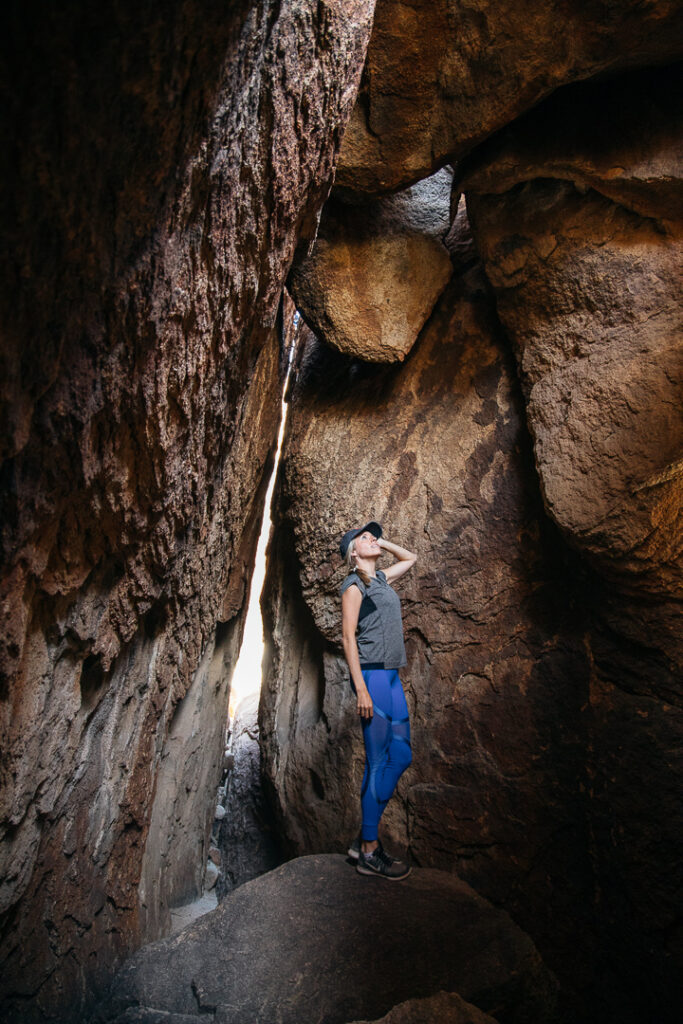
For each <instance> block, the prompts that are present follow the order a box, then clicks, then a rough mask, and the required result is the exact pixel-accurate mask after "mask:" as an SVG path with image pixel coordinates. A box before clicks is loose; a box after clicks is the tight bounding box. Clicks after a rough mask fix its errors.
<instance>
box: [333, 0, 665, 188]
mask: <svg viewBox="0 0 683 1024" xmlns="http://www.w3.org/2000/svg"><path fill="white" fill-rule="evenodd" d="M682 28H683V24H682V20H681V9H680V5H679V4H677V3H675V2H674V0H665V2H663V3H648V4H643V3H640V2H638V0H627V2H608V3H601V4H594V3H592V4H590V6H588V7H587V5H586V4H585V3H582V2H580V0H572V2H571V3H569V2H564V3H563V2H560V0H551V2H544V0H536V2H534V3H525V4H519V3H515V0H473V2H471V3H466V4H463V3H461V2H460V0H378V3H377V9H376V12H375V20H374V24H373V29H372V37H371V40H370V46H369V48H368V56H367V61H366V67H365V72H364V75H363V82H362V85H361V90H360V92H359V95H358V99H357V102H356V106H355V108H354V111H353V114H352V117H351V121H350V123H349V126H348V128H347V130H346V133H345V135H344V141H343V144H342V151H341V155H340V161H339V166H338V168H337V175H336V179H335V184H336V186H338V187H339V186H342V187H344V188H345V189H352V190H357V191H361V192H370V193H373V194H379V193H381V192H384V191H392V190H394V189H398V188H402V187H405V186H406V185H409V184H411V183H412V182H414V181H417V180H418V179H420V178H425V177H427V176H428V175H430V174H432V173H433V172H434V170H435V169H436V168H438V167H440V166H442V165H443V164H444V163H446V162H452V161H453V160H457V159H458V158H460V157H461V156H463V155H464V154H466V153H468V152H469V151H470V150H472V149H473V148H474V146H476V145H477V144H478V143H480V142H482V141H483V140H484V139H485V138H486V137H487V136H489V135H490V134H491V133H492V132H494V131H496V130H497V129H499V128H501V127H502V126H503V125H505V124H507V123H509V122H511V121H513V120H514V119H515V118H516V117H518V116H519V115H520V114H521V113H523V112H524V111H525V110H529V109H530V108H531V107H533V106H534V105H535V104H536V103H538V102H539V101H540V100H542V99H543V98H544V97H546V96H548V95H549V94H550V93H552V92H553V91H554V90H555V89H557V88H558V87H559V86H562V85H565V84H568V83H570V82H575V81H580V80H583V79H586V78H589V77H591V76H592V75H603V74H604V72H605V71H607V70H611V71H612V72H614V71H615V70H616V69H619V68H621V69H625V68H630V67H638V66H641V67H642V66H648V65H652V64H662V63H664V62H666V61H667V60H675V59H677V58H678V57H680V53H681V50H680V40H681V30H682Z"/></svg>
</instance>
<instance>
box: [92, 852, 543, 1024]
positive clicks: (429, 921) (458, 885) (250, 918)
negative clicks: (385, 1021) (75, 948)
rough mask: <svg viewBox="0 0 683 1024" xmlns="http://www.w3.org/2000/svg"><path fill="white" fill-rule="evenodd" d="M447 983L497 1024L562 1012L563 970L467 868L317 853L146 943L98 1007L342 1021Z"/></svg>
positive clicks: (112, 1013) (528, 1022)
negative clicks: (384, 863)
mask: <svg viewBox="0 0 683 1024" xmlns="http://www.w3.org/2000/svg"><path fill="white" fill-rule="evenodd" d="M444 989H445V990H452V991H456V992H458V993H461V994H462V997H463V999H465V1000H467V1001H468V1002H473V1003H474V1004H475V1005H476V1006H479V1007H481V1008H482V1010H484V1011H485V1012H489V1011H490V1013H491V1014H492V1015H494V1016H495V1017H496V1018H497V1019H498V1020H499V1021H500V1022H501V1024H522V1022H525V1024H550V1022H552V1021H553V1020H555V1019H556V983H555V981H554V979H553V977H552V975H550V974H549V972H548V971H547V970H546V968H545V967H544V965H543V963H542V961H541V959H540V957H539V955H538V952H537V951H536V949H535V947H534V945H533V943H532V942H531V940H530V939H529V937H528V936H527V935H525V934H524V933H523V932H522V931H521V930H520V929H519V928H518V927H517V926H516V925H514V924H513V923H512V921H511V920H510V918H509V917H508V915H507V914H506V913H504V912H503V911H501V910H499V909H496V908H494V907H493V906H492V905H491V904H490V903H487V901H486V900H484V899H482V897H481V896H479V895H477V893H476V892H474V890H473V889H471V888H470V887H469V886H468V885H467V884H466V883H465V882H463V881H461V880H460V879H458V878H456V877H455V876H454V875H451V874H447V873H445V872H441V871H435V870H414V871H413V872H412V874H411V875H409V877H408V878H407V879H405V880H403V881H402V882H400V883H390V882H387V881H385V880H384V879H379V878H366V877H363V876H361V875H359V874H358V873H357V872H356V871H355V869H354V867H353V865H352V864H351V863H350V862H349V861H348V859H346V858H345V857H343V856H341V855H334V854H328V855H315V856H309V857H299V858H296V859H295V860H292V861H289V862H288V863H286V864H283V865H282V866H281V867H279V868H276V869H275V870H274V871H270V872H269V873H268V874H266V875H262V876H261V877H260V878H257V879H254V880H252V881H251V882H247V883H245V884H244V885H243V886H241V887H240V888H239V889H236V890H235V891H234V892H232V893H230V894H229V895H228V896H227V897H226V898H225V899H224V900H223V902H222V903H221V904H220V905H219V907H218V908H217V910H215V911H213V912H212V913H210V914H207V915H206V916H205V917H203V918H201V919H200V920H199V921H198V922H197V923H196V924H193V925H191V926H189V927H188V928H186V929H185V930H184V931H182V932H180V933H179V934H178V935H176V936H174V937H173V938H169V939H163V940H161V941H159V942H156V943H154V944H153V945H150V946H147V947H144V948H143V949H141V950H139V951H138V953H136V954H135V955H134V956H133V957H132V958H131V960H130V961H129V962H128V963H127V964H126V965H125V966H124V967H123V968H122V970H121V971H120V972H119V974H118V975H117V977H116V978H115V979H114V982H113V985H112V989H111V994H110V997H109V999H108V1000H107V1002H106V1003H105V1004H104V1005H103V1006H102V1008H101V1009H100V1011H99V1013H98V1014H97V1016H96V1018H95V1019H96V1021H97V1022H98V1024H105V1022H107V1024H109V1022H111V1024H114V1022H116V1024H120V1022H122V1021H124V1020H126V1019H127V1018H126V1017H125V1016H122V1014H124V1013H125V1012H126V1010H127V1008H128V1007H129V1006H133V1007H140V1008H142V1009H144V1010H145V1011H150V1012H151V1011H154V1012H159V1011H161V1012H162V1013H173V1014H187V1015H190V1016H192V1015H198V1014H203V1015H204V1016H206V1015H207V1014H213V1015H214V1019H215V1020H217V1021H221V1022H222V1024H244V1022H245V1021H249V1022H254V1024H258V1022H263V1024H301V1022H302V1021H307V1022H308V1021H317V1022H318V1024H345V1022H346V1021H349V1020H354V1019H356V1018H358V1017H371V1018H372V1017H377V1016H379V1015H381V1014H383V1013H385V1012H386V1011H387V1010H388V1009H390V1008H391V1007H392V1006H394V1005H395V1004H396V1003H397V1002H402V1001H404V1000H405V999H408V998H412V997H415V996H429V995H432V994H434V993H438V992H439V991H441V990H444ZM136 1012H139V1010H136ZM133 1019H137V1018H133ZM142 1019H143V1020H144V1019H145V1018H144V1017H143V1018H142ZM160 1019H163V1018H160Z"/></svg>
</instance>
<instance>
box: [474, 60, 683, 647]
mask: <svg viewBox="0 0 683 1024" xmlns="http://www.w3.org/2000/svg"><path fill="white" fill-rule="evenodd" d="M675 80H676V79H675V77H674V76H673V75H672V74H671V73H669V72H664V73H659V74H654V75H653V74H647V75H646V74H639V75H632V76H629V77H627V78H626V79H622V80H619V81H618V82H616V83H614V84H612V85H610V86H602V87H600V88H598V87H595V86H593V87H590V86H582V87H579V86H574V87H572V88H570V89H567V90H565V91H564V94H563V95H562V96H560V97H558V98H557V99H553V100H549V101H547V102H546V104H545V105H544V106H543V107H542V108H541V109H540V110H539V111H537V112H534V113H533V114H531V115H528V116H527V118H526V119H525V121H524V123H523V125H522V126H521V128H520V132H519V135H520V139H519V141H517V139H516V132H515V131H514V130H513V129H512V128H511V129H508V130H507V132H506V133H504V135H505V136H507V137H509V138H510V140H511V145H510V147H509V150H508V149H507V148H506V147H505V139H502V140H501V141H498V140H496V141H495V142H494V144H493V145H492V146H491V147H490V150H491V154H490V157H489V155H488V153H487V151H486V150H484V154H483V155H482V157H481V161H482V167H481V173H479V171H478V169H477V168H476V165H475V167H473V168H472V169H471V170H470V172H469V173H467V172H466V173H465V177H464V180H463V182H462V185H463V187H464V189H465V190H466V192H467V196H468V206H469V209H470V212H471V215H472V220H473V225H474V229H475V236H476V240H477V243H478V245H479V248H480V249H481V252H482V255H483V258H484V261H485V266H486V271H487V274H488V276H489V278H490V280H491V282H492V284H493V285H494V288H495V290H496V302H497V307H498V310H499V312H500V316H501V318H502V320H503V322H504V324H505V326H506V327H507V329H508V330H509V332H510V334H511V336H512V338H513V339H514V341H515V344H516V347H517V351H518V357H519V364H520V369H521V374H522V383H523V387H524V390H525V393H526V395H527V419H528V422H529V426H530V429H531V432H532V434H533V437H534V452H535V458H536V466H537V469H538V473H539V476H540V479H541V485H542V488H543V495H544V500H545V505H546V508H547V509H548V511H549V513H550V515H552V516H553V518H554V519H555V521H556V522H557V523H558V524H559V526H560V527H561V528H562V530H563V531H564V532H565V534H566V535H567V536H568V537H569V538H570V539H571V540H572V541H573V542H574V543H576V544H577V545H578V546H580V547H581V548H583V549H584V550H586V551H587V552H589V553H590V554H591V555H592V556H593V558H594V559H595V560H596V561H597V562H598V563H599V564H600V565H601V567H603V568H609V569H611V570H612V574H615V573H618V574H619V575H620V576H622V577H623V576H626V577H628V578H629V579H630V581H631V585H632V586H634V587H635V588H636V590H638V591H640V592H647V591H654V592H655V593H656V592H659V594H660V595H661V594H662V593H666V592H667V591H668V592H670V593H673V592H674V591H677V592H678V594H679V596H683V520H682V519H681V509H682V507H683V500H682V499H683V488H682V487H681V479H682V478H683V462H682V461H681V459H682V458H683V413H682V405H683V331H682V330H681V328H682V327H683V323H682V317H681V309H680V307H681V297H682V296H683V287H682V286H681V283H680V263H681V255H682V254H683V247H682V246H681V237H682V235H683V216H681V215H682V214H683V205H682V200H683V182H682V181H681V176H682V173H683V159H682V158H681V149H680V145H679V144H678V139H677V135H678V134H679V133H680V116H676V111H675V109H674V103H673V102H672V98H671V97H672V88H673V87H674V82H675ZM598 101H600V102H599V105H598ZM677 106H678V107H680V102H679V103H678V104H677ZM596 107H597V109H598V110H599V113H598V115H597V116H593V115H592V114H591V111H592V110H593V109H595V108H596ZM608 125H611V129H612V132H613V133H614V136H615V138H616V139H617V140H618V141H617V142H616V144H614V145H610V144H609V142H607V141H606V135H607V127H608ZM553 128H554V130H553ZM622 129H623V130H622ZM534 138H535V139H536V140H541V139H542V140H543V142H542V143H541V142H540V141H537V142H536V143H533V142H532V139H534ZM546 152H548V154H549V158H548V160H547V162H546V159H545V154H546ZM499 166H500V172H499V171H498V168H499ZM513 168H514V169H513ZM492 182H495V183H496V184H495V186H494V187H493V191H495V192H496V193H500V194H499V195H494V194H493V193H492V191H491V189H492ZM522 186H523V187H522ZM660 186H661V187H660ZM676 197H677V198H676ZM677 214H678V220H676V215H677ZM679 612H680V609H679ZM644 625H645V629H646V631H647V633H648V634H650V637H651V631H652V628H653V625H652V624H651V623H648V624H644ZM676 632H678V630H676ZM651 638H652V637H651ZM679 639H681V640H683V638H681V637H680V636H679ZM681 650H682V651H683V648H681Z"/></svg>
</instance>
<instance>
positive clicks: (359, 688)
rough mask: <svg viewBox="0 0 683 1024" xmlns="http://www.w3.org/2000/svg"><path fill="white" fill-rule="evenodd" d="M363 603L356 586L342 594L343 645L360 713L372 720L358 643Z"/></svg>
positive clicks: (348, 588)
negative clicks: (357, 632) (357, 628)
mask: <svg viewBox="0 0 683 1024" xmlns="http://www.w3.org/2000/svg"><path fill="white" fill-rule="evenodd" d="M362 602H363V595H362V594H361V592H360V590H359V589H358V587H356V586H351V587H347V589H346V590H345V591H344V593H343V594H342V644H343V647H344V655H345V657H346V662H347V664H348V666H349V671H350V673H351V678H352V679H353V683H354V686H355V687H356V699H357V707H358V713H359V715H361V716H362V717H364V718H365V717H367V718H372V698H371V697H370V694H369V693H368V688H367V686H366V685H365V680H364V679H363V673H362V672H361V670H360V658H359V657H358V644H357V643H356V627H357V626H358V615H359V613H360V606H361V604H362Z"/></svg>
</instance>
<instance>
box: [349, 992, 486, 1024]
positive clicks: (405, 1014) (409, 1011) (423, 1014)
mask: <svg viewBox="0 0 683 1024" xmlns="http://www.w3.org/2000/svg"><path fill="white" fill-rule="evenodd" d="M352 1024H496V1021H495V1020H494V1019H493V1017H490V1016H489V1015H488V1013H482V1011H481V1010H479V1009H477V1007H476V1006H472V1004H471V1003H466V1002H465V1000H464V999H462V998H461V997H460V996H459V995H458V994H457V992H437V994H436V995H435V996H429V997H428V998H427V999H408V1000H407V1001H406V1002H405V1003H399V1004H398V1006H394V1008H393V1009H391V1010H389V1013H387V1014H385V1016H384V1017H381V1018H380V1019H379V1020H376V1021H367V1020H365V1021H363V1020H357V1021H353V1022H352Z"/></svg>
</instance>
